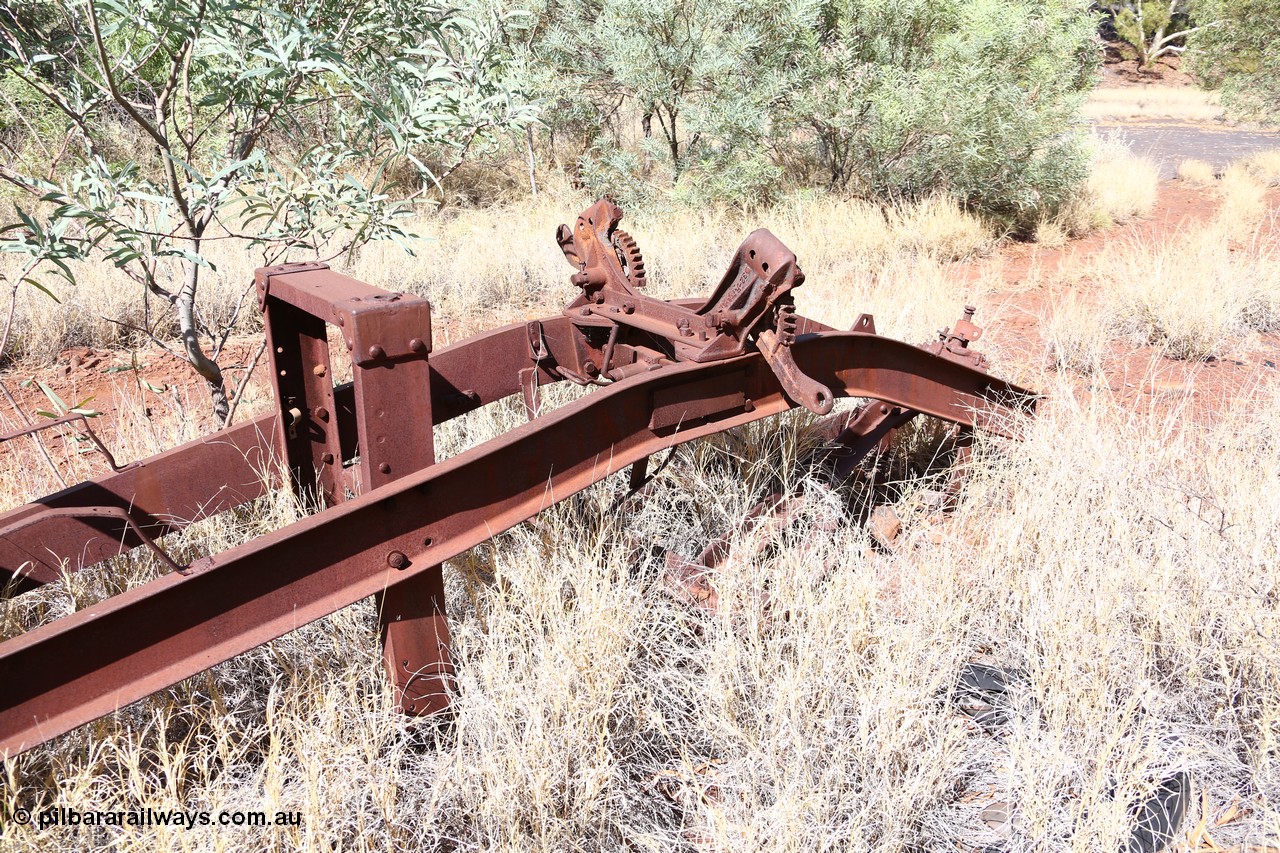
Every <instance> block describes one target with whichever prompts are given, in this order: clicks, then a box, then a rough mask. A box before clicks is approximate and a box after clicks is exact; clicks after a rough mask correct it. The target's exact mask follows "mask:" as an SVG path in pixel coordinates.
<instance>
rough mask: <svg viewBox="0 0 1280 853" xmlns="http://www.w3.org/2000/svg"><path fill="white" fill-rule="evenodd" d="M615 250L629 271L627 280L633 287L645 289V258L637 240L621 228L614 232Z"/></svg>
mask: <svg viewBox="0 0 1280 853" xmlns="http://www.w3.org/2000/svg"><path fill="white" fill-rule="evenodd" d="M613 248H614V250H615V251H616V252H617V253H618V260H619V261H620V262H621V263H622V266H623V267H624V268H625V269H626V271H627V278H628V279H629V280H630V282H631V286H632V287H644V284H645V279H644V256H643V255H641V254H640V247H639V246H638V245H637V244H636V241H635V238H634V237H632V236H631V235H630V234H628V233H627V232H626V231H623V230H622V229H621V228H619V229H617V230H616V231H614V232H613Z"/></svg>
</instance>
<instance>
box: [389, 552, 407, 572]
mask: <svg viewBox="0 0 1280 853" xmlns="http://www.w3.org/2000/svg"><path fill="white" fill-rule="evenodd" d="M387 565H388V566H390V567H391V568H393V569H407V568H409V558H408V557H407V556H405V554H404V553H403V552H402V551H392V552H391V553H390V554H388V555H387Z"/></svg>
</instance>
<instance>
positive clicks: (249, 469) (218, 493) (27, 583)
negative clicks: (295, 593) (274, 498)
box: [0, 418, 275, 592]
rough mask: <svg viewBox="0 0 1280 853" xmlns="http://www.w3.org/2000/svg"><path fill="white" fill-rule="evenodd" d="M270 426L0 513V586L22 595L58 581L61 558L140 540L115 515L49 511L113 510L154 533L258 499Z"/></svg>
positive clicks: (239, 430)
mask: <svg viewBox="0 0 1280 853" xmlns="http://www.w3.org/2000/svg"><path fill="white" fill-rule="evenodd" d="M273 425H274V421H273V419H271V418H259V419H258V420H255V421H250V422H248V423H244V424H241V425H239V426H236V427H233V428H231V429H228V430H224V431H222V432H219V433H216V434H214V435H211V436H208V437H206V438H202V439H199V440H197V441H193V442H190V443H188V444H184V445H181V446H179V447H175V448H174V449H172V450H169V451H166V452H164V453H161V454H159V455H158V456H153V457H151V458H150V459H148V460H146V462H145V463H141V464H136V465H130V466H127V467H125V468H124V470H121V471H119V472H116V473H112V474H106V475H104V476H102V477H98V478H96V479H93V480H89V481H87V482H84V483H78V484H76V485H74V486H71V487H69V488H66V489H63V490H62V491H60V492H55V493H54V494H52V495H49V496H47V497H44V498H41V499H40V500H39V501H36V502H34V503H29V504H26V505H25V506H21V507H17V508H16V509H12V510H10V511H8V512H6V513H3V514H0V585H2V584H5V582H8V583H11V584H12V588H13V589H14V591H16V592H21V591H23V590H25V589H28V588H31V587H34V586H38V585H40V584H44V583H51V582H53V581H56V580H58V579H59V578H60V577H61V576H62V572H63V570H64V569H63V561H64V560H66V561H68V562H67V564H66V567H65V570H67V571H77V570H79V569H80V568H81V567H83V566H90V565H93V564H94V563H98V562H101V561H102V560H105V559H107V558H109V557H114V556H117V555H118V554H121V553H123V552H125V551H128V550H130V549H132V548H135V547H137V546H139V545H141V544H142V541H141V540H140V539H139V538H138V537H137V536H136V535H135V534H134V533H133V532H132V531H131V530H129V527H128V525H126V524H124V523H122V522H121V521H120V519H119V518H116V517H114V516H108V515H104V516H102V517H100V518H70V517H66V516H50V515H48V511H49V510H51V509H62V508H70V507H92V506H103V507H115V508H118V509H121V510H124V511H127V512H128V513H129V515H130V516H131V517H132V518H133V519H134V520H135V522H136V523H137V524H138V525H139V526H140V527H141V528H142V529H143V530H145V531H146V532H147V534H148V535H150V536H152V537H156V536H160V535H161V534H164V533H167V532H170V531H172V530H177V529H178V528H181V527H184V526H186V525H188V524H190V523H192V522H193V521H195V520H198V519H200V518H207V517H208V516H210V515H214V514H216V513H219V512H223V511H225V510H228V509H231V508H232V507H234V506H238V505H239V504H242V503H245V502H247V501H251V500H253V499H254V498H257V497H260V496H262V495H263V494H264V493H265V491H266V489H267V487H268V484H269V483H270V481H271V479H272V474H271V472H272V470H273V469H274V464H273V462H272V458H273V456H274V454H275V445H274V430H273V428H272V427H273ZM40 517H43V518H44V521H43V522H41V523H34V524H33V523H31V522H32V521H33V520H34V519H36V518H40Z"/></svg>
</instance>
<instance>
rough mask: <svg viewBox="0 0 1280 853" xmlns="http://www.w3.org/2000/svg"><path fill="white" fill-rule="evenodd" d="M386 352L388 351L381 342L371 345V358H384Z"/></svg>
mask: <svg viewBox="0 0 1280 853" xmlns="http://www.w3.org/2000/svg"><path fill="white" fill-rule="evenodd" d="M386 354H387V351H386V350H384V349H383V348H382V347H381V346H380V345H379V344H374V345H373V346H371V347H369V358H382V357H383V356H384V355H386Z"/></svg>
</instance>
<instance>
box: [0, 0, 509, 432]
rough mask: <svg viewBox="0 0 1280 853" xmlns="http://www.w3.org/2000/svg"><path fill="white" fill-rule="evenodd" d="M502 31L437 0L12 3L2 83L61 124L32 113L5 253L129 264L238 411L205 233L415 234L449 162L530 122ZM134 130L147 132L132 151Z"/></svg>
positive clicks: (274, 249)
mask: <svg viewBox="0 0 1280 853" xmlns="http://www.w3.org/2000/svg"><path fill="white" fill-rule="evenodd" d="M501 26H502V20H501V19H500V18H497V17H493V16H489V17H481V18H479V19H469V18H466V17H463V16H461V15H459V14H458V13H457V12H456V11H454V10H452V9H451V7H448V6H446V5H444V4H443V3H441V2H438V0H426V1H425V2H414V3H404V2H399V0H298V2H285V1H284V0H267V2H259V0H56V2H37V3H31V2H29V0H17V3H16V4H15V3H13V2H12V0H0V75H3V77H2V78H0V79H2V80H3V82H4V84H5V85H6V86H7V87H8V88H9V89H13V88H15V86H16V87H17V88H19V89H21V90H22V91H23V92H24V94H25V95H26V96H27V98H28V100H31V99H34V100H35V101H38V102H39V103H41V104H42V105H43V106H44V107H45V108H46V109H47V110H48V111H49V112H51V113H53V114H54V115H55V117H56V120H55V121H53V122H52V123H50V122H44V123H43V124H42V125H37V124H36V123H33V122H25V123H24V124H25V127H26V129H27V132H28V133H29V134H31V135H32V136H34V137H37V139H36V140H35V141H37V142H38V143H39V146H40V147H41V149H42V150H43V151H45V152H49V153H51V154H52V157H53V160H54V162H52V163H51V164H48V168H41V169H34V168H24V167H23V164H22V162H21V161H20V160H19V158H17V157H10V158H7V159H9V160H10V161H11V164H10V165H5V164H3V163H0V179H2V180H4V181H6V182H8V183H9V184H10V185H12V186H13V187H17V188H19V190H20V191H21V193H23V194H25V195H27V196H29V197H30V202H29V204H28V208H27V209H25V210H24V209H23V208H22V207H21V206H19V207H18V218H19V221H17V222H14V223H10V224H9V225H8V226H6V227H4V228H3V229H2V232H0V238H3V240H4V242H3V244H0V248H3V249H4V250H7V251H11V252H19V253H23V254H25V255H27V257H28V258H29V260H28V262H27V263H26V264H24V265H23V272H24V276H25V278H26V280H27V281H29V282H30V283H32V284H36V285H37V286H39V285H40V281H39V279H38V278H37V277H36V275H35V272H36V270H37V269H38V268H39V267H40V266H41V265H44V266H45V267H47V268H49V269H51V270H52V271H53V272H54V273H56V274H59V275H61V276H63V277H64V278H66V279H67V280H68V281H71V282H72V283H74V274H73V271H72V270H73V267H72V265H71V264H70V263H69V262H70V261H72V260H84V259H88V258H95V259H101V260H103V261H106V262H108V263H112V264H114V265H115V266H116V267H118V268H119V269H120V270H122V271H123V272H124V273H125V274H126V275H127V276H128V277H129V278H130V279H132V280H133V281H134V282H136V283H137V284H138V285H139V287H140V293H141V298H143V299H144V300H155V299H159V300H161V301H162V303H163V305H164V306H167V310H171V311H172V312H173V314H174V315H176V321H177V327H178V331H179V333H180V336H181V341H182V350H181V353H182V355H183V357H185V359H186V360H187V361H189V362H190V364H191V366H192V367H193V368H194V369H195V371H196V372H197V373H198V374H199V375H200V376H201V377H203V378H204V379H205V380H206V381H207V383H208V385H209V389H210V393H211V395H212V400H213V408H214V412H215V414H216V416H217V417H218V418H219V419H220V420H225V418H226V416H227V413H228V396H227V390H226V384H225V382H224V379H223V375H222V370H221V368H220V367H219V365H218V364H217V357H218V354H219V352H220V351H221V349H222V347H223V345H224V344H225V342H226V340H227V336H228V334H229V333H230V328H231V325H232V324H233V323H234V317H233V318H232V322H231V323H227V324H224V326H223V328H221V329H218V328H215V327H214V326H215V324H213V323H211V322H207V321H206V320H205V319H204V318H203V317H202V313H201V310H200V304H201V303H200V300H199V299H198V293H199V285H200V280H201V276H202V275H208V274H216V269H214V266H213V265H212V264H211V263H210V262H209V260H208V258H207V257H206V252H207V246H208V245H209V243H210V242H211V241H215V240H233V241H238V242H239V243H241V244H243V245H244V246H245V247H246V250H247V249H249V248H250V247H257V248H260V249H262V251H263V259H264V262H266V263H272V262H277V261H280V260H285V259H293V258H308V259H314V258H316V257H318V256H327V257H333V256H336V255H337V254H340V253H342V252H344V251H348V250H350V249H351V248H353V247H354V246H356V245H359V244H361V243H363V242H365V241H368V240H373V239H379V238H389V239H393V240H399V241H401V242H405V240H406V238H407V237H408V236H409V233H408V231H407V230H406V225H405V222H404V215H405V214H406V212H407V211H408V209H409V207H410V205H411V204H412V203H413V202H414V201H415V200H416V199H418V198H421V197H422V195H423V194H424V193H425V192H427V191H428V190H429V189H430V188H431V187H432V186H436V185H438V184H437V177H438V174H437V173H447V172H449V171H451V170H452V169H453V168H455V167H456V166H457V164H458V163H460V162H461V161H462V160H463V159H464V158H465V157H467V155H468V152H470V151H471V150H472V149H473V147H474V146H475V145H476V144H477V142H480V141H484V140H488V139H492V138H493V137H494V136H495V135H498V134H501V133H503V132H505V131H507V130H510V129H514V128H517V127H519V126H522V125H523V124H524V123H527V122H528V121H530V120H532V117H533V111H532V108H531V107H529V106H528V105H526V104H524V103H523V102H522V101H521V100H520V99H519V98H518V97H516V96H514V95H513V94H512V93H511V92H510V91H509V89H508V88H507V87H506V86H505V84H504V79H505V77H504V73H503V57H502V53H501V51H500V50H499V49H498V47H497V45H498V38H497V35H498V33H499V31H500V29H501ZM122 132H124V133H126V135H127V136H128V137H129V138H132V139H136V140H138V144H137V146H136V150H132V151H126V152H124V154H123V155H122V153H121V152H120V151H119V146H118V145H113V144H111V143H112V141H113V139H115V138H116V137H118V136H119V135H120V134H121V133H122ZM41 137H42V138H41ZM42 165H45V164H42ZM406 176H409V177H411V178H412V179H413V183H414V184H416V187H409V188H404V187H401V186H398V184H397V180H396V179H400V180H401V181H403V180H404V178H405V177H406ZM242 303H243V300H242ZM237 311H238V309H237ZM148 316H149V315H148ZM144 331H146V332H147V333H148V334H152V333H153V329H152V328H150V327H149V328H147V329H145V330H144ZM206 344H207V347H208V349H207V351H206Z"/></svg>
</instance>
